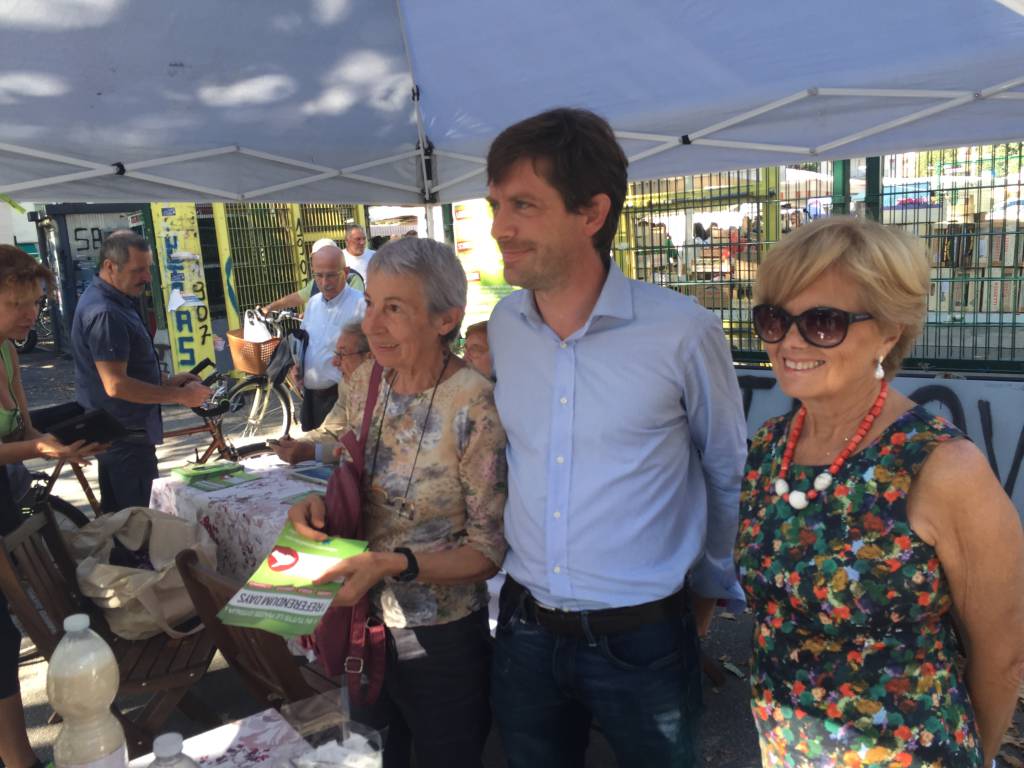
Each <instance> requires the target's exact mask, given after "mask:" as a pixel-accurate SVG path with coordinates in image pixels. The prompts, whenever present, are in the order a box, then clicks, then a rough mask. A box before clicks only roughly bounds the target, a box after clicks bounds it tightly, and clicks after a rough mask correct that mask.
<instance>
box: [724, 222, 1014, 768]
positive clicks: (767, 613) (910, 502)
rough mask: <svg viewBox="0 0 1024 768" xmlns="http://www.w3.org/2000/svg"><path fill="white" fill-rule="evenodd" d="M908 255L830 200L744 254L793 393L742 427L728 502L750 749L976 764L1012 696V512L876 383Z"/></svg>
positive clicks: (799, 756) (781, 759)
mask: <svg viewBox="0 0 1024 768" xmlns="http://www.w3.org/2000/svg"><path fill="white" fill-rule="evenodd" d="M928 270H929V265H928V260H927V258H926V256H925V254H924V251H923V248H922V247H921V244H920V243H919V242H918V241H916V240H911V239H910V238H908V237H905V236H903V235H902V234H901V233H899V232H896V231H894V230H890V229H886V228H884V227H882V226H881V225H879V224H875V223H872V222H869V221H864V220H859V219H851V218H838V217H837V218H832V219H823V220H819V221H817V222H814V223H812V224H808V225H806V226H804V227H801V228H800V229H799V230H798V231H797V232H796V233H794V234H792V235H790V236H789V237H787V238H784V239H783V240H782V242H781V243H779V245H778V246H777V247H776V248H774V249H773V250H772V251H771V252H770V253H769V254H768V255H767V257H766V258H765V260H764V262H763V263H762V265H761V268H760V271H759V274H758V281H757V284H756V286H755V302H756V304H757V306H755V307H754V310H753V321H754V328H755V331H756V332H757V334H758V335H759V336H760V338H761V339H762V340H763V341H764V343H765V347H766V349H767V351H768V356H769V358H770V360H771V363H772V368H773V370H774V372H775V375H776V378H777V379H778V382H779V386H780V387H781V388H782V391H783V392H785V393H786V394H787V395H788V396H790V397H792V398H795V399H796V400H799V401H800V403H801V406H800V408H799V409H798V410H796V412H795V413H793V414H791V415H787V416H783V417H779V418H776V419H772V420H770V421H768V422H767V423H766V424H765V425H764V426H763V427H762V428H761V429H760V431H759V432H758V433H757V435H756V436H755V438H754V440H753V444H752V446H751V451H750V455H749V458H748V461H747V467H746V475H745V479H744V485H743V489H742V495H741V502H740V506H741V509H740V534H739V539H738V545H737V547H738V548H737V563H738V565H739V571H740V577H741V581H742V583H743V586H744V589H745V591H746V593H747V597H748V600H749V602H750V605H751V606H752V608H753V611H754V615H755V631H754V658H753V664H752V667H751V685H752V694H753V712H754V720H755V722H756V724H757V727H758V730H759V732H760V738H761V753H762V760H763V764H764V765H765V766H833V765H843V766H852V765H856V766H859V767H860V768H868V767H869V766H879V767H880V766H886V767H888V766H949V767H950V768H953V767H955V768H970V767H973V766H982V765H985V766H987V765H989V763H990V762H991V761H992V759H993V758H994V757H995V754H996V752H997V751H998V749H999V745H1000V742H1001V740H1002V736H1003V733H1004V731H1005V730H1006V728H1007V726H1008V724H1009V722H1010V718H1011V717H1012V714H1013V710H1014V705H1015V703H1016V699H1017V688H1018V685H1019V683H1020V680H1021V671H1022V668H1024V667H1022V665H1024V590H1022V589H1021V587H1022V585H1024V534H1022V531H1021V523H1020V519H1019V517H1018V515H1017V512H1016V510H1015V509H1014V507H1013V504H1012V503H1011V502H1010V500H1009V499H1008V498H1007V497H1006V494H1005V493H1004V492H1003V489H1002V488H1001V486H1000V484H999V481H998V480H997V479H996V478H995V476H994V475H993V474H992V471H991V469H990V468H989V465H988V462H987V461H986V460H985V458H984V456H982V454H981V452H980V451H979V450H978V449H977V448H976V447H975V446H974V445H973V444H972V443H971V442H969V441H968V440H966V439H965V438H964V436H963V435H962V434H961V433H960V432H958V431H957V430H956V429H955V428H954V427H952V426H951V425H949V424H948V423H947V422H945V421H943V420H942V419H940V418H938V417H935V416H932V415H931V414H930V413H929V412H928V411H926V410H925V409H924V408H923V407H921V406H915V404H914V403H913V402H911V401H910V400H908V399H907V398H906V397H904V396H903V395H902V394H900V393H899V392H896V391H895V390H893V389H891V388H890V387H889V381H890V380H891V379H892V378H893V376H894V375H895V374H896V372H897V371H898V370H899V367H900V363H901V361H902V360H903V358H904V356H905V355H906V354H907V353H908V352H909V351H910V349H911V347H912V346H913V344H914V340H915V339H916V337H917V336H918V334H919V333H920V332H921V328H922V325H923V323H924V319H925V311H926V301H927V295H928ZM954 617H955V621H954ZM954 623H955V624H957V625H958V626H959V628H960V631H961V636H962V638H963V641H964V644H965V648H966V653H967V666H966V671H965V672H964V673H963V674H962V675H961V673H960V672H959V671H958V668H957V666H956V653H957V650H956V649H957V640H956V637H955V636H954V631H953V626H954Z"/></svg>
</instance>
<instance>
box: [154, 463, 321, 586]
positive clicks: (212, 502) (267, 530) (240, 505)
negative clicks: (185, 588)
mask: <svg viewBox="0 0 1024 768" xmlns="http://www.w3.org/2000/svg"><path fill="white" fill-rule="evenodd" d="M243 464H244V466H245V468H246V470H247V471H249V472H254V473H256V474H258V475H259V479H257V480H253V481H252V482H249V483H245V484H243V485H238V486H235V487H233V488H224V489H221V490H219V491H210V492H207V491H200V490H199V489H197V488H190V487H189V486H187V485H186V484H185V483H184V482H182V481H181V480H179V479H178V478H177V477H174V476H170V477H161V478H158V479H156V480H154V481H153V492H152V495H151V497H150V502H149V505H150V506H151V507H153V508H154V509H159V510H161V511H163V512H168V513H170V514H172V515H176V516H177V517H181V518H183V519H185V520H190V521H192V522H198V523H200V524H201V525H202V526H203V527H204V528H205V529H206V530H207V531H209V533H210V536H212V537H213V540H214V541H216V542H217V571H218V572H219V573H221V574H222V575H224V576H228V577H229V578H233V579H236V580H238V581H246V580H247V579H248V578H249V577H250V576H251V575H252V573H253V571H255V570H256V568H257V567H258V566H259V564H260V563H261V562H262V561H263V558H265V557H266V556H267V554H268V553H269V552H270V550H271V549H273V548H274V541H275V540H276V539H277V535H278V534H279V533H280V532H281V528H282V527H283V526H284V523H285V520H286V519H287V515H288V507H290V506H291V504H292V503H293V502H294V497H295V496H297V495H299V494H301V493H303V492H309V493H323V492H324V490H325V489H326V486H324V485H320V484H317V483H313V482H310V481H307V480H300V479H297V478H295V477H293V476H292V474H291V473H292V471H293V469H294V468H293V467H290V466H288V465H287V464H285V463H283V462H282V461H281V460H280V459H278V458H277V457H276V456H260V457H258V458H255V459H250V460H247V461H245V462H243Z"/></svg>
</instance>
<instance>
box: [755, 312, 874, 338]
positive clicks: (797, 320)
mask: <svg viewBox="0 0 1024 768" xmlns="http://www.w3.org/2000/svg"><path fill="white" fill-rule="evenodd" d="M762 307H768V308H772V309H774V310H776V311H777V312H779V313H781V315H782V316H783V317H784V318H786V321H785V324H786V327H785V329H783V331H782V335H781V336H779V338H778V339H776V340H774V341H771V340H769V339H766V338H765V337H764V336H763V335H762V334H761V330H760V329H759V328H758V326H757V319H756V317H757V310H759V309H761V308H762ZM822 311H825V312H834V313H835V314H836V315H837V316H839V317H842V318H845V320H846V327H845V328H844V329H843V335H842V336H840V338H839V340H838V341H836V342H835V343H833V344H822V343H821V341H819V340H817V339H812V338H809V337H808V334H807V333H805V332H804V328H803V323H802V322H801V321H802V320H803V318H804V317H806V316H807V315H809V314H810V313H812V312H822ZM874 319H875V316H874V315H872V314H869V313H867V312H848V311H847V310H845V309H838V308H836V307H811V308H809V309H805V310H804V311H803V312H801V313H800V314H799V315H793V314H790V313H789V312H787V311H786V310H784V309H783V308H782V307H780V306H779V305H778V304H758V305H757V306H756V307H754V308H753V309H751V310H750V324H751V325H752V326H753V328H754V333H755V334H757V338H759V339H760V340H761V341H763V342H764V343H765V344H779V343H781V342H782V340H783V339H785V338H786V335H787V334H788V333H789V329H790V328H792V327H793V325H794V324H795V325H796V330H797V333H799V334H800V338H802V339H803V340H804V341H806V342H807V343H808V344H810V345H811V346H812V347H818V348H819V349H833V348H834V347H838V346H839V345H840V344H842V343H843V342H844V341H846V337H847V336H848V335H849V333H850V326H851V325H853V324H854V323H860V322H863V321H865V320H874Z"/></svg>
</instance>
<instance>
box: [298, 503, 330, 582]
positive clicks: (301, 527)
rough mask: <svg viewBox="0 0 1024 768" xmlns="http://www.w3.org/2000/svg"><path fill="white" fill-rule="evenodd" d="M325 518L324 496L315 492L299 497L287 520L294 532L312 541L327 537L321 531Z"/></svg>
mask: <svg viewBox="0 0 1024 768" xmlns="http://www.w3.org/2000/svg"><path fill="white" fill-rule="evenodd" d="M326 518H327V507H326V506H324V497H323V496H320V495H319V494H316V493H311V494H310V495H309V496H307V497H306V498H304V499H299V500H298V501H297V502H295V503H294V504H292V506H291V509H289V510H288V520H289V521H291V524H292V527H293V528H295V532H296V533H298V534H299V535H300V536H302V537H303V538H306V539H312V540H313V541H323V540H324V539H326V538H328V536H327V534H326V533H324V531H323V528H324V521H325V520H326ZM327 581H330V579H327Z"/></svg>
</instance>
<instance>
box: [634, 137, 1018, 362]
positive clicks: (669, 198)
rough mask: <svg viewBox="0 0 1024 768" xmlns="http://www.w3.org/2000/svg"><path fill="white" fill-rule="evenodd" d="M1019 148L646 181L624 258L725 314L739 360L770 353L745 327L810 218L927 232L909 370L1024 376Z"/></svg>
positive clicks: (637, 189)
mask: <svg viewBox="0 0 1024 768" xmlns="http://www.w3.org/2000/svg"><path fill="white" fill-rule="evenodd" d="M1022 155H1024V143H1022V142H1016V143H1010V144H1001V145H996V146H985V147H961V148H956V149H946V150H936V151H928V152H908V153H902V154H896V155H889V156H885V157H883V158H868V159H853V160H844V161H836V162H820V163H804V164H800V165H793V166H785V167H771V168H755V169H748V170H742V171H732V172H728V173H714V174H702V175H698V176H686V177H678V178H672V179H659V180H655V181H646V182H637V183H634V184H631V185H630V193H629V196H628V198H627V201H626V207H625V209H624V211H623V217H622V222H621V225H620V227H619V232H618V234H617V240H616V244H615V247H616V255H617V261H618V262H619V264H620V265H621V266H622V267H623V269H624V271H626V272H627V274H631V275H633V276H635V277H636V278H638V279H641V280H647V281H650V282H654V283H658V284H661V285H665V286H666V287H668V288H671V289H673V290H677V291H679V292H680V293H683V294H686V295H691V296H693V297H694V298H695V299H697V301H699V302H700V303H702V304H703V305H704V306H706V307H708V308H709V309H712V310H714V311H715V312H717V313H718V314H719V315H720V317H721V318H722V323H723V327H724V328H725V331H726V334H727V335H728V337H729V339H730V342H731V344H732V347H733V354H734V357H735V358H736V359H737V360H738V361H741V362H763V361H765V360H766V357H765V355H764V352H763V350H762V348H761V345H760V342H759V341H758V340H757V338H756V337H755V336H754V335H753V333H752V329H751V326H750V319H749V318H750V308H751V287H752V285H753V283H754V281H755V280H756V278H757V268H758V264H759V263H760V260H761V257H762V255H763V254H764V253H765V252H766V251H767V250H768V249H770V248H771V247H772V246H773V245H774V244H775V243H777V242H778V240H779V238H780V237H783V236H785V234H786V233H787V232H789V231H791V230H792V229H795V228H797V227H800V226H803V225H804V224H806V223H808V222H809V221H811V220H813V219H815V218H818V217H821V216H829V215H834V214H840V213H843V214H845V213H851V214H854V215H861V216H870V217H872V218H877V219H879V220H881V221H883V222H884V223H886V224H889V225H892V226H898V227H900V228H902V229H906V230H909V231H911V232H913V233H915V234H917V235H918V236H920V237H922V238H923V239H924V240H925V242H926V245H927V247H928V252H929V254H931V257H932V263H933V266H932V287H931V296H930V298H929V304H928V322H927V325H926V328H925V331H924V333H923V334H922V337H921V339H920V341H919V343H918V344H917V345H916V347H915V348H914V350H913V352H912V354H911V357H910V359H908V360H907V362H906V367H908V368H919V369H921V368H930V369H938V370H951V371H957V370H974V371H989V372H998V371H1002V372H1021V371H1024V277H1022V266H1024V254H1022V250H1024V210H1022V200H1024V194H1022V184H1021V164H1022Z"/></svg>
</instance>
